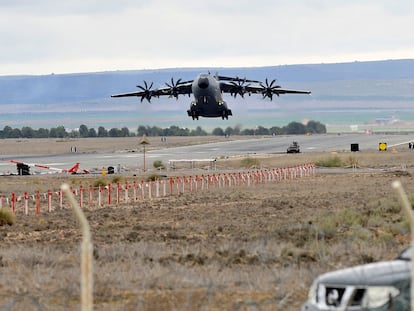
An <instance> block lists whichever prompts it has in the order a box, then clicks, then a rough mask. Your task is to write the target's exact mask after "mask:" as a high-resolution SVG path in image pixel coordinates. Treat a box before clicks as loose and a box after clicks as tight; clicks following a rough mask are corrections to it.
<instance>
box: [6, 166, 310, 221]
mask: <svg viewBox="0 0 414 311" xmlns="http://www.w3.org/2000/svg"><path fill="white" fill-rule="evenodd" d="M314 174H315V166H314V164H312V163H310V164H303V165H297V166H293V167H287V168H275V169H262V170H255V171H248V172H235V173H218V174H207V175H195V176H177V177H171V178H169V179H163V180H156V181H141V182H137V181H133V182H132V183H130V182H128V181H127V182H125V183H124V184H120V183H117V184H108V185H107V186H99V187H97V188H95V187H93V186H92V185H90V186H89V187H84V186H82V185H80V186H79V188H77V189H73V188H71V191H72V193H73V194H74V195H75V197H77V198H78V202H79V205H80V207H81V208H84V207H85V205H87V207H88V208H93V207H103V206H111V205H113V204H116V205H117V206H118V205H120V204H121V203H130V202H138V201H140V200H141V201H142V200H145V199H149V200H151V199H153V198H159V197H166V196H168V195H174V194H180V193H186V192H197V191H205V190H209V189H212V188H225V187H237V186H247V187H250V186H255V185H257V184H263V183H268V182H276V181H282V180H287V179H297V178H302V177H307V176H313V175H314ZM122 192H123V193H122ZM131 192H132V197H131ZM54 198H55V200H54ZM30 200H32V201H34V205H35V210H36V214H39V213H40V210H41V204H44V202H45V201H46V203H47V211H48V212H51V211H52V210H53V209H54V206H53V205H54V204H55V205H56V204H57V205H58V207H59V208H63V193H62V191H61V190H58V191H51V190H48V191H47V192H46V193H40V192H39V191H36V192H35V194H30V195H29V194H28V193H27V192H24V193H23V195H19V196H18V195H16V194H15V193H14V192H13V193H12V194H11V196H10V197H4V196H1V195H0V208H2V207H3V206H10V208H11V210H12V211H13V212H14V213H15V212H16V210H17V208H18V205H19V204H21V203H20V202H22V201H23V206H24V214H26V215H27V214H28V213H29V205H30V204H29V203H30Z"/></svg>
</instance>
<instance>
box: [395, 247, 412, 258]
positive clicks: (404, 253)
mask: <svg viewBox="0 0 414 311" xmlns="http://www.w3.org/2000/svg"><path fill="white" fill-rule="evenodd" d="M397 259H402V260H411V247H408V248H406V249H405V250H403V251H402V252H401V253H400V254H399V255H398V257H397Z"/></svg>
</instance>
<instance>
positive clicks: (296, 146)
mask: <svg viewBox="0 0 414 311" xmlns="http://www.w3.org/2000/svg"><path fill="white" fill-rule="evenodd" d="M286 152H287V153H300V148H299V144H298V142H297V141H294V142H292V144H291V145H290V146H289V147H288V148H287V150H286Z"/></svg>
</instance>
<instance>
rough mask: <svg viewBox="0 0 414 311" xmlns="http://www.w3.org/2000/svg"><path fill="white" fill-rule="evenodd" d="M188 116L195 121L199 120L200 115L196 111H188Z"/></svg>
mask: <svg viewBox="0 0 414 311" xmlns="http://www.w3.org/2000/svg"><path fill="white" fill-rule="evenodd" d="M187 114H188V116H189V117H192V118H193V120H198V117H199V114H198V112H197V111H195V110H187Z"/></svg>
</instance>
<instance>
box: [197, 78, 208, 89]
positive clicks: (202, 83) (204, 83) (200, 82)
mask: <svg viewBox="0 0 414 311" xmlns="http://www.w3.org/2000/svg"><path fill="white" fill-rule="evenodd" d="M198 87H199V88H201V89H206V88H207V87H208V79H207V77H202V78H200V79H199V80H198Z"/></svg>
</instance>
